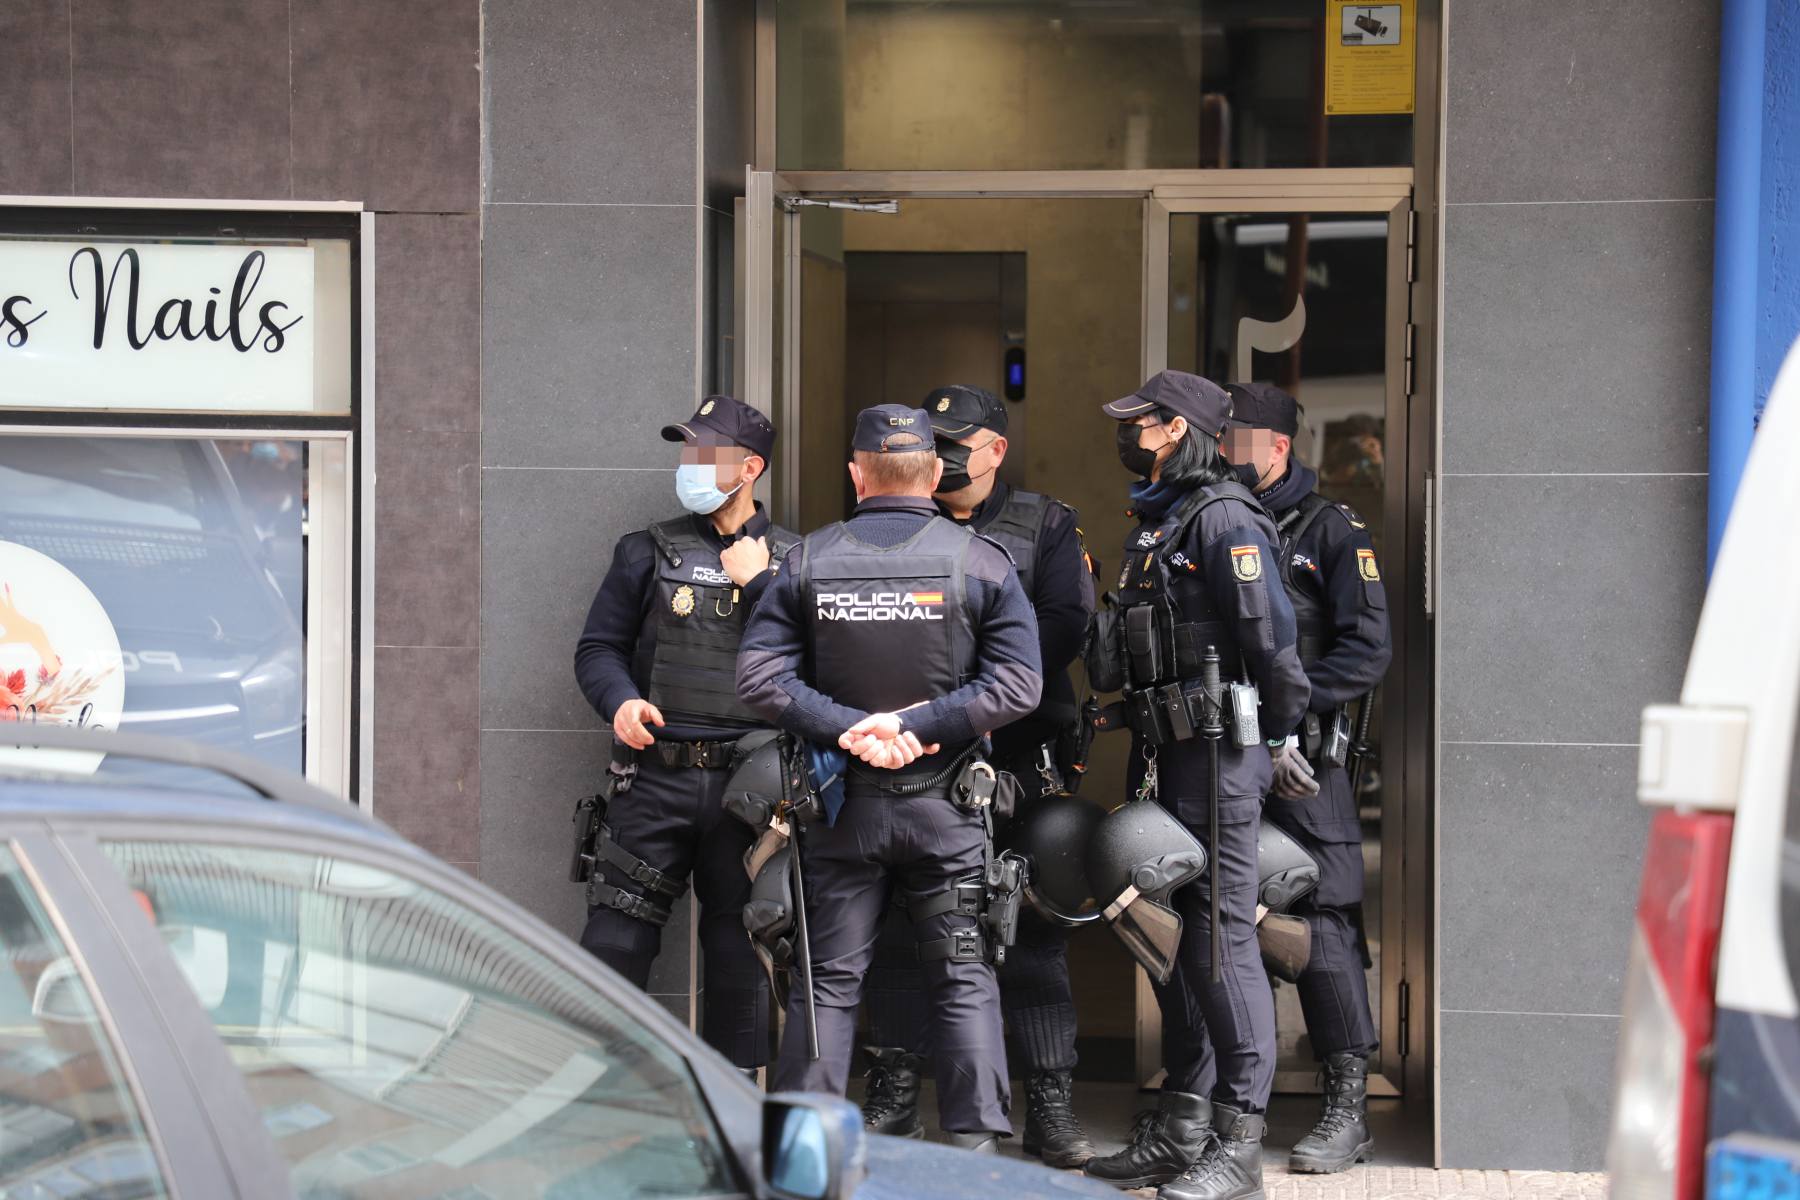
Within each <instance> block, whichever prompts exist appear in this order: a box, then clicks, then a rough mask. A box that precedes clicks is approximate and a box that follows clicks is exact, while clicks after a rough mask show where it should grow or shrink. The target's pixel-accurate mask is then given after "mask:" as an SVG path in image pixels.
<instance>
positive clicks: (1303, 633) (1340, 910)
mask: <svg viewBox="0 0 1800 1200" xmlns="http://www.w3.org/2000/svg"><path fill="white" fill-rule="evenodd" d="M1228 390H1229V391H1230V392H1231V398H1232V413H1231V425H1230V427H1229V428H1228V429H1227V431H1226V434H1225V454H1226V457H1227V458H1229V459H1230V460H1231V461H1232V462H1233V463H1236V464H1238V465H1239V466H1240V468H1242V471H1243V475H1244V476H1245V481H1246V482H1247V483H1250V485H1251V486H1252V487H1253V488H1254V490H1255V492H1256V495H1257V498H1258V499H1260V500H1261V501H1262V503H1263V506H1264V507H1265V508H1267V509H1268V510H1269V512H1270V514H1271V515H1272V516H1273V517H1274V518H1275V526H1276V529H1277V530H1278V531H1279V532H1280V534H1281V556H1280V558H1279V560H1278V564H1279V565H1278V568H1277V573H1278V574H1279V575H1280V577H1281V581H1282V583H1283V584H1284V585H1285V586H1286V588H1287V592H1288V596H1289V598H1290V599H1291V600H1292V601H1293V605H1294V616H1295V619H1296V620H1297V622H1298V624H1299V633H1300V660H1301V662H1302V664H1303V665H1304V666H1305V668H1306V676H1307V679H1308V680H1309V681H1310V682H1311V684H1312V700H1311V701H1310V703H1309V705H1308V708H1309V715H1308V716H1307V718H1306V720H1305V721H1304V723H1303V724H1302V727H1301V730H1300V733H1299V739H1298V744H1297V745H1294V744H1291V745H1289V746H1287V747H1286V748H1285V749H1284V750H1283V752H1282V753H1281V756H1280V759H1279V761H1278V762H1277V764H1276V767H1277V769H1276V772H1275V787H1274V790H1273V792H1272V793H1271V794H1270V797H1269V801H1268V806H1267V811H1268V815H1269V818H1270V819H1271V820H1272V821H1274V822H1275V823H1276V824H1278V825H1280V826H1281V827H1282V829H1284V830H1286V831H1287V833H1288V834H1289V835H1290V836H1292V837H1293V839H1294V840H1295V841H1296V842H1298V843H1299V844H1300V846H1301V847H1302V848H1304V849H1305V850H1306V852H1307V853H1308V854H1310V855H1312V857H1313V859H1314V860H1315V861H1317V862H1318V864H1319V885H1318V887H1317V888H1316V889H1315V890H1314V891H1313V892H1312V893H1311V894H1310V895H1308V896H1307V897H1306V898H1304V899H1303V900H1301V901H1300V902H1299V904H1298V905H1296V907H1295V908H1294V910H1293V911H1294V913H1295V915H1299V916H1303V917H1305V918H1306V922H1307V924H1308V925H1310V926H1311V931H1312V956H1311V958H1310V959H1309V960H1308V962H1307V964H1306V967H1305V969H1304V970H1303V971H1302V972H1301V974H1300V978H1299V980H1298V982H1297V983H1296V984H1295V987H1296V989H1297V990H1298V992H1299V996H1300V1011H1301V1013H1302V1014H1303V1015H1304V1016H1305V1019H1306V1030H1307V1033H1308V1035H1309V1036H1310V1038H1311V1040H1312V1048H1313V1054H1314V1055H1315V1056H1316V1057H1317V1058H1318V1059H1319V1060H1320V1061H1321V1062H1322V1063H1323V1064H1324V1090H1325V1098H1324V1110H1323V1112H1322V1113H1321V1114H1320V1117H1319V1121H1318V1124H1316V1125H1315V1126H1314V1127H1313V1130H1312V1132H1311V1133H1309V1134H1308V1135H1307V1136H1306V1137H1304V1138H1302V1139H1301V1140H1300V1142H1299V1144H1298V1145H1296V1146H1295V1147H1294V1150H1293V1153H1292V1155H1291V1156H1290V1157H1289V1160H1288V1165H1289V1168H1290V1169H1291V1170H1294V1171H1297V1172H1310V1173H1325V1172H1331V1171H1341V1170H1343V1169H1344V1168H1345V1167H1348V1166H1350V1165H1351V1164H1352V1163H1355V1162H1360V1161H1362V1160H1363V1159H1366V1158H1367V1157H1368V1156H1369V1152H1370V1151H1371V1149H1372V1148H1373V1146H1374V1140H1373V1139H1372V1138H1371V1137H1370V1135H1369V1128H1368V1122H1367V1120H1366V1101H1365V1097H1366V1094H1367V1086H1366V1085H1367V1080H1368V1069H1369V1055H1370V1054H1372V1053H1374V1051H1375V1046H1376V1033H1375V1024H1374V1021H1373V1020H1372V1019H1371V1017H1370V1014H1369V994H1368V983H1367V979H1366V977H1365V976H1364V974H1363V959H1362V950H1361V941H1360V938H1359V936H1358V932H1359V931H1358V928H1357V924H1358V920H1359V912H1358V908H1359V906H1360V905H1361V904H1362V895H1363V856H1362V822H1361V821H1360V819H1359V817H1358V814H1357V799H1356V797H1355V796H1354V795H1352V794H1351V787H1350V777H1349V773H1348V771H1347V770H1346V769H1345V761H1344V753H1343V752H1344V751H1345V750H1346V749H1347V746H1346V744H1345V743H1346V742H1347V740H1348V738H1347V736H1346V734H1347V731H1348V730H1349V728H1350V708H1351V706H1352V705H1353V704H1355V703H1356V702H1357V701H1358V700H1361V702H1362V703H1365V704H1366V703H1369V699H1370V693H1371V692H1372V691H1373V690H1374V689H1375V687H1376V686H1377V685H1378V684H1379V683H1380V682H1381V678H1382V675H1383V674H1384V673H1385V672H1386V670H1387V665H1388V660H1389V659H1390V657H1391V656H1392V650H1391V648H1390V646H1389V642H1388V617H1387V594H1386V592H1385V591H1384V590H1383V588H1382V584H1381V569H1380V567H1379V566H1378V565H1377V563H1376V561H1375V547H1374V544H1373V543H1372V542H1371V541H1370V540H1369V531H1368V527H1367V525H1366V524H1365V522H1364V521H1363V519H1362V518H1361V517H1359V516H1357V515H1356V513H1355V512H1354V511H1353V510H1352V509H1351V508H1350V507H1349V506H1348V505H1344V504H1334V503H1332V502H1331V501H1329V500H1327V499H1325V497H1323V496H1321V495H1319V494H1318V492H1317V491H1316V490H1314V489H1315V488H1316V487H1317V486H1318V476H1317V475H1316V474H1315V473H1314V472H1313V469H1312V468H1311V467H1309V466H1307V465H1306V464H1305V463H1301V462H1296V461H1295V460H1294V458H1293V439H1294V435H1295V434H1296V433H1297V432H1298V430H1299V427H1300V417H1299V405H1298V404H1297V403H1296V402H1295V400H1294V398H1293V397H1292V396H1290V395H1288V394H1287V393H1286V392H1284V391H1282V390H1281V389H1280V388H1278V387H1275V386H1274V385H1273V384H1267V383H1242V384H1239V383H1234V384H1230V385H1229V387H1228ZM1334 726H1335V727H1336V730H1337V736H1335V737H1334V736H1333V729H1334Z"/></svg>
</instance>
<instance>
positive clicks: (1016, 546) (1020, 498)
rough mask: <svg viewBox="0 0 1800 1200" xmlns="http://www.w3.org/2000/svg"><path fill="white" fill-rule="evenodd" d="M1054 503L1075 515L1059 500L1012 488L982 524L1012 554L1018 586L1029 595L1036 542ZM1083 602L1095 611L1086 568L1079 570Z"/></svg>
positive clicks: (1092, 586)
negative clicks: (989, 519) (991, 515)
mask: <svg viewBox="0 0 1800 1200" xmlns="http://www.w3.org/2000/svg"><path fill="white" fill-rule="evenodd" d="M1053 506H1054V507H1057V508H1064V509H1068V512H1069V514H1070V516H1071V517H1073V516H1074V513H1075V510H1074V509H1072V508H1069V506H1068V505H1066V504H1063V503H1062V502H1061V501H1059V500H1052V499H1051V498H1050V497H1048V496H1043V495H1039V494H1038V493H1037V492H1027V491H1024V490H1022V489H1020V488H1011V489H1009V490H1008V491H1007V493H1006V503H1005V504H1002V505H1001V506H1000V511H999V512H998V513H996V514H995V515H994V519H993V520H991V521H989V522H988V523H987V524H985V525H983V526H981V532H982V534H983V535H984V536H986V537H990V538H992V539H993V540H994V541H996V542H999V543H1000V544H1001V545H1002V546H1004V547H1005V548H1006V552H1007V553H1008V554H1010V555H1012V560H1013V570H1014V571H1016V572H1017V573H1018V576H1019V586H1020V587H1021V588H1023V589H1024V591H1025V595H1026V596H1027V597H1028V598H1029V597H1033V596H1036V595H1037V593H1036V592H1034V591H1032V587H1031V585H1032V580H1033V578H1034V576H1035V573H1036V571H1037V548H1038V542H1039V541H1040V540H1041V539H1042V538H1043V536H1044V522H1046V521H1047V520H1049V518H1050V510H1051V508H1052V507H1053ZM1082 603H1083V605H1084V606H1085V607H1086V608H1087V610H1088V611H1089V612H1092V611H1094V580H1093V577H1092V576H1091V575H1089V574H1088V573H1087V572H1086V571H1085V570H1084V571H1083V572H1082Z"/></svg>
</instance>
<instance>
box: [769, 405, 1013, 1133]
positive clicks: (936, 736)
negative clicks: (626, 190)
mask: <svg viewBox="0 0 1800 1200" xmlns="http://www.w3.org/2000/svg"><path fill="white" fill-rule="evenodd" d="M851 445H852V447H853V450H854V454H853V461H852V462H851V464H850V478H851V481H852V483H853V484H854V485H855V488H856V496H857V505H856V509H855V511H854V512H853V514H852V515H851V517H850V519H849V520H848V521H843V522H839V523H837V524H834V525H829V526H826V527H825V528H824V529H821V530H818V531H817V532H815V533H812V534H810V535H808V536H807V537H806V539H805V540H804V541H803V542H802V544H801V545H800V547H799V548H798V549H796V550H795V551H794V552H793V554H792V555H790V556H789V558H788V560H787V562H786V563H784V564H783V566H782V568H781V569H780V571H779V572H778V573H777V575H776V579H775V582H774V583H773V584H772V585H770V587H769V590H768V592H767V593H766V594H765V595H764V597H763V601H762V603H761V604H760V605H759V606H758V608H757V610H756V613H755V615H754V616H752V618H751V620H750V624H749V626H748V627H747V628H746V629H745V633H744V645H743V650H742V652H741V653H740V654H739V656H738V690H739V693H740V694H741V695H742V696H743V698H744V700H745V701H746V702H747V703H748V704H749V705H750V706H751V707H752V708H753V709H754V710H756V711H757V712H759V713H761V714H762V715H763V716H764V717H766V718H767V719H769V720H771V721H773V722H775V723H776V724H777V725H779V726H780V727H781V728H782V729H784V730H787V731H789V732H791V733H794V734H796V735H798V736H800V737H803V738H806V739H808V740H809V741H810V742H812V743H814V744H815V745H818V746H827V747H838V748H841V749H843V750H844V751H845V752H847V754H848V755H849V756H851V758H852V759H853V760H854V761H852V762H850V764H849V771H848V775H847V778H846V786H845V788H844V793H843V799H842V804H841V806H839V807H837V808H836V810H835V811H833V810H832V808H831V807H830V806H829V805H828V806H827V811H826V817H825V819H824V820H823V821H815V822H813V823H811V824H809V825H808V826H807V827H806V828H804V829H803V831H802V834H801V839H800V845H801V856H802V862H803V864H804V871H803V874H804V877H805V881H806V899H807V912H808V914H809V919H810V936H811V941H812V955H811V960H810V963H811V968H812V969H811V976H812V988H813V994H814V998H815V1000H816V1003H817V1006H818V1007H817V1023H818V1024H817V1027H818V1047H819V1058H818V1060H817V1061H808V1056H807V1044H806V1043H807V1039H806V1035H805V1029H804V1027H805V1025H806V1020H805V999H804V996H803V994H802V992H803V989H802V988H801V987H799V986H796V987H795V988H794V989H793V993H792V995H791V996H790V999H789V1005H788V1023H787V1029H786V1032H785V1033H784V1035H783V1038H782V1043H781V1049H780V1052H779V1054H778V1055H777V1059H776V1064H775V1069H774V1072H773V1078H772V1084H773V1086H774V1087H775V1088H776V1089H778V1090H793V1091H818V1092H836V1093H838V1094H840V1095H841V1094H843V1092H844V1087H845V1083H846V1077H847V1075H848V1073H849V1069H850V1053H851V1050H852V1043H853V1041H854V1038H855V1032H856V1010H857V1006H858V1004H859V1003H860V1001H861V999H862V995H861V993H862V986H863V978H864V975H865V974H866V973H867V971H868V969H869V965H870V960H871V958H872V956H873V953H874V945H875V940H876V936H877V933H878V931H879V929H880V928H881V924H882V921H883V919H884V917H885V915H886V912H887V910H888V908H889V905H890V894H891V892H892V891H894V890H896V889H897V890H898V892H899V894H900V895H901V896H902V897H903V898H904V900H905V902H906V904H907V906H908V908H909V910H910V912H911V915H912V917H913V920H914V929H915V931H916V933H917V936H918V942H919V951H918V953H919V958H920V961H921V972H922V974H923V976H924V984H925V988H926V990H927V992H928V993H929V1012H930V1018H931V1022H932V1027H931V1029H930V1032H929V1035H928V1040H929V1042H930V1044H931V1045H932V1047H933V1050H934V1055H935V1061H936V1065H937V1079H938V1113H939V1124H940V1125H941V1126H942V1128H943V1129H945V1130H946V1131H948V1132H949V1133H950V1134H951V1140H952V1142H953V1143H955V1144H957V1145H961V1146H965V1147H967V1148H970V1149H975V1150H981V1151H989V1152H992V1151H995V1150H997V1147H998V1138H999V1137H1001V1136H1008V1135H1010V1133H1011V1131H1012V1127H1011V1125H1010V1123H1009V1122H1008V1120H1007V1109H1008V1106H1009V1103H1010V1093H1009V1089H1008V1086H1007V1075H1006V1059H1005V1049H1004V1045H1003V1042H1002V1032H1001V1020H1000V1005H999V995H998V988H997V985H996V983H995V979H994V968H993V966H992V965H991V961H990V960H991V958H992V956H993V955H992V947H991V946H990V945H988V944H987V938H986V936H985V935H984V934H982V933H981V932H980V931H981V928H982V926H981V923H980V920H979V917H978V915H976V914H972V913H970V912H969V911H967V910H966V906H965V905H963V904H961V903H960V902H959V901H960V898H961V897H962V896H963V895H965V894H966V893H965V892H964V891H963V889H961V888H959V887H958V886H957V885H958V884H959V883H964V884H966V883H967V882H968V881H969V880H971V879H975V880H979V879H980V877H981V874H982V872H983V870H984V867H985V865H986V863H987V860H988V856H989V854H990V837H989V828H988V819H987V813H986V812H985V811H983V810H978V809H970V808H965V807H961V806H959V805H958V803H957V802H956V801H955V800H954V799H953V797H955V796H961V795H967V794H969V793H967V792H965V791H963V790H960V789H959V785H960V784H963V783H964V782H965V781H967V780H968V779H969V778H970V774H969V773H970V772H972V771H974V770H976V768H975V767H973V766H972V765H971V764H972V763H973V762H975V761H977V759H976V752H977V751H978V750H979V749H980V739H981V738H982V735H983V734H985V733H987V732H988V731H990V730H994V729H1000V728H1002V727H1004V726H1007V725H1010V724H1012V723H1013V722H1014V721H1017V720H1018V719H1019V718H1021V717H1023V716H1025V715H1027V714H1028V713H1030V712H1031V711H1032V710H1033V709H1034V708H1036V707H1037V703H1038V698H1039V694H1040V690H1041V684H1040V678H1039V672H1038V649H1037V628H1036V621H1035V619H1034V618H1033V616H1032V612H1031V604H1030V602H1029V601H1028V600H1027V599H1026V597H1025V592H1024V590H1023V589H1022V588H1021V587H1020V586H1019V580H1018V577H1017V576H1016V575H1015V574H1014V572H1013V569H1012V564H1011V562H1010V561H1009V560H1008V558H1007V555H1006V552H1005V551H1004V550H1002V549H1001V548H1000V547H999V546H997V545H995V544H994V543H992V542H989V541H988V540H987V539H985V538H983V537H981V536H980V535H978V534H976V533H974V532H972V531H970V530H968V529H965V528H959V527H958V526H957V525H956V524H955V523H954V522H952V521H948V520H945V519H944V518H942V517H941V516H939V515H938V513H937V510H936V508H935V507H934V506H933V505H932V501H931V495H932V492H933V491H934V490H936V488H937V487H938V479H939V475H940V473H941V471H942V462H941V460H940V459H939V458H938V457H937V456H936V455H935V454H934V453H933V437H932V431H931V425H930V422H929V420H928V418H927V417H926V415H925V413H924V412H923V411H922V410H920V409H916V408H906V407H904V406H902V405H897V404H883V405H877V406H876V407H874V408H869V409H865V410H863V411H862V412H861V413H859V414H858V415H857V418H856V429H855V434H854V437H853V439H852V442H851Z"/></svg>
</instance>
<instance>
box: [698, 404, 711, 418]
mask: <svg viewBox="0 0 1800 1200" xmlns="http://www.w3.org/2000/svg"><path fill="white" fill-rule="evenodd" d="M712 410H713V402H712V401H711V400H708V401H707V402H706V403H705V404H702V405H701V406H700V415H701V416H703V417H704V416H706V415H707V414H708V413H710V412H712Z"/></svg>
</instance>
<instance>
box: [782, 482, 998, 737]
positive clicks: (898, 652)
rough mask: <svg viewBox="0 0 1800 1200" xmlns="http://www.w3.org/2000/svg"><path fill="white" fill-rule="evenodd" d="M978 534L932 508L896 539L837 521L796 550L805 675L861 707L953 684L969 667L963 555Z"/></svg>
mask: <svg viewBox="0 0 1800 1200" xmlns="http://www.w3.org/2000/svg"><path fill="white" fill-rule="evenodd" d="M977 537H978V535H976V534H974V533H971V532H970V531H969V530H967V529H963V528H960V527H959V526H957V525H956V524H955V523H954V522H952V521H948V520H945V519H944V518H943V517H932V518H931V519H930V520H929V521H927V522H926V523H925V524H924V525H923V526H922V527H921V528H920V529H919V531H918V532H917V533H915V534H913V536H912V537H910V538H908V539H907V540H906V541H904V542H901V543H900V544H899V545H897V546H892V547H881V546H874V545H870V544H869V543H868V542H865V541H862V540H861V539H859V538H858V537H856V535H855V534H853V533H851V532H850V530H849V528H848V527H847V526H846V525H844V524H843V523H842V522H839V523H837V524H835V525H827V526H826V527H825V528H824V529H821V530H819V531H818V532H816V533H812V534H809V535H807V537H806V539H805V541H804V542H803V543H802V545H801V549H800V551H799V554H798V558H799V560H800V561H799V566H798V567H797V568H796V569H797V570H798V572H799V575H800V589H801V596H802V597H803V600H802V602H803V603H804V604H806V605H807V610H808V615H809V619H808V623H807V633H808V637H807V660H808V662H807V665H808V671H809V676H808V682H810V683H811V684H812V685H813V686H814V687H815V688H817V689H818V690H819V691H821V692H824V693H825V694H826V695H827V696H830V697H831V698H832V699H834V700H836V701H837V702H838V703H840V704H843V705H845V706H847V707H850V708H859V709H862V710H863V711H864V712H895V711H897V710H899V709H902V708H905V707H907V706H908V705H911V704H916V703H918V702H919V701H921V700H930V699H933V698H935V697H938V696H943V695H947V694H949V693H950V692H953V691H955V690H956V689H957V688H958V687H960V686H961V685H962V684H963V683H964V682H965V681H966V680H968V679H969V678H971V677H972V676H973V674H974V671H975V662H976V658H975V619H974V614H973V612H972V610H971V609H970V606H969V597H968V581H967V569H968V556H969V553H970V551H971V549H972V548H973V547H974V546H975V544H976V539H977Z"/></svg>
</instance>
